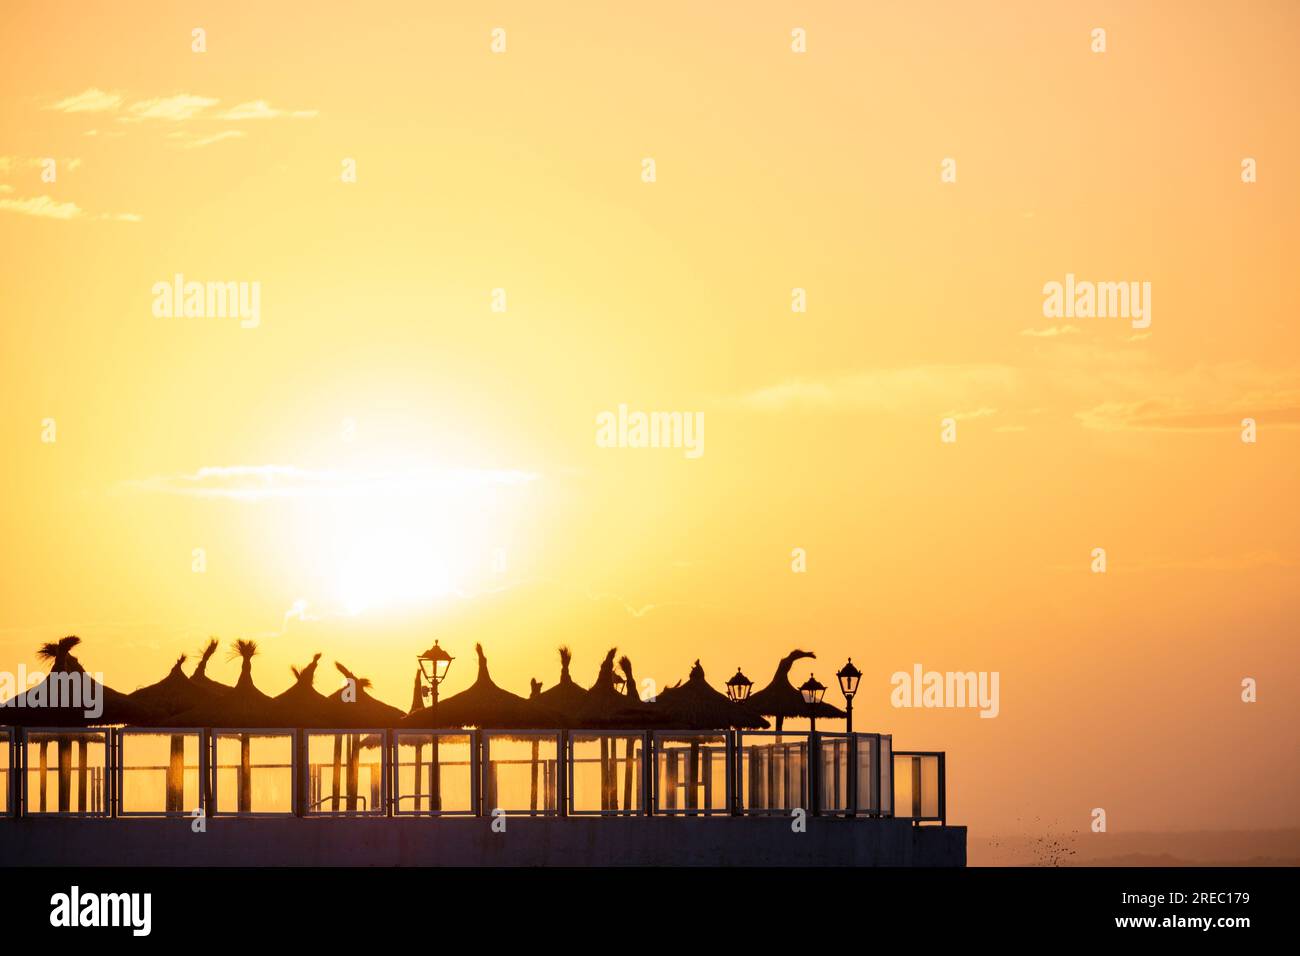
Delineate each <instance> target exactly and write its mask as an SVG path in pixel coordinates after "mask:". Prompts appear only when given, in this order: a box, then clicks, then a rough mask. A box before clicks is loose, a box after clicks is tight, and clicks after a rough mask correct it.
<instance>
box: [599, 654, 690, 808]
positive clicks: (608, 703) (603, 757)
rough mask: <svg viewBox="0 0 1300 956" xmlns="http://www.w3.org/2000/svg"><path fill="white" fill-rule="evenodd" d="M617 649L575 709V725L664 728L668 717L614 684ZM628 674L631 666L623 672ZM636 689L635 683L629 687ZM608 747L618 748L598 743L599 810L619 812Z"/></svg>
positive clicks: (607, 742)
mask: <svg viewBox="0 0 1300 956" xmlns="http://www.w3.org/2000/svg"><path fill="white" fill-rule="evenodd" d="M616 653H618V648H616V647H611V648H610V649H609V651H608V653H606V654H605V659H604V660H603V661H601V664H600V672H599V673H598V674H597V675H596V682H595V683H594V684H592V685H591V688H590V689H589V690H588V691H587V693H586V695H585V696H584V697H583V699H582V703H581V705H580V706H579V709H578V725H579V726H581V727H591V728H601V729H609V730H617V729H643V728H649V727H663V726H667V724H668V720H667V716H666V715H665V714H664V713H663V711H661V710H659V708H657V707H656V706H655V705H653V704H647V703H644V702H643V701H642V700H641V698H640V697H638V696H636V694H635V693H633V694H632V695H628V694H626V693H620V692H619V690H618V688H617V687H616V686H615V681H614V655H615V654H616ZM626 671H627V672H630V671H631V662H630V661H629V662H628V664H627V668H626ZM632 686H633V687H635V686H636V685H635V683H634V684H633V685H632ZM611 743H612V744H613V745H614V746H615V747H617V741H610V740H608V739H607V738H605V737H601V739H600V783H601V799H600V804H601V809H602V810H617V809H618V790H617V787H616V779H615V778H616V776H617V774H616V771H615V766H614V764H615V760H616V757H617V755H616V754H615V753H611V752H610V745H611Z"/></svg>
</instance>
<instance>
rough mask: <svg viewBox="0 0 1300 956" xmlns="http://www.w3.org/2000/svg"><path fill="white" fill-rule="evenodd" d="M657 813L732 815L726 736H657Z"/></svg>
mask: <svg viewBox="0 0 1300 956" xmlns="http://www.w3.org/2000/svg"><path fill="white" fill-rule="evenodd" d="M655 812H657V813H688V814H700V813H709V814H714V813H727V812H728V808H727V737H726V735H725V734H669V735H656V736H655Z"/></svg>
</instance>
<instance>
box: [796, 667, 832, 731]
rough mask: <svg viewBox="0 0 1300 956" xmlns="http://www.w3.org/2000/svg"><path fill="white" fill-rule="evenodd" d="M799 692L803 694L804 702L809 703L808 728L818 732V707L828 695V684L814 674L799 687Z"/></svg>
mask: <svg viewBox="0 0 1300 956" xmlns="http://www.w3.org/2000/svg"><path fill="white" fill-rule="evenodd" d="M799 693H801V694H803V702H804V703H805V704H807V705H808V729H809V730H811V731H812V732H813V733H816V732H817V710H816V707H817V705H818V704H820V703H821V702H822V698H823V697H825V696H826V685H825V684H823V683H822V682H821V681H819V680H818V679H817V678H816V677H813V676H812V674H809V675H808V679H807V680H806V681H804V682H803V684H801V685H800V687H799Z"/></svg>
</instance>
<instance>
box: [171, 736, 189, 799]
mask: <svg viewBox="0 0 1300 956" xmlns="http://www.w3.org/2000/svg"><path fill="white" fill-rule="evenodd" d="M184 803H185V738H184V737H183V736H182V735H180V734H172V737H171V750H170V752H169V753H168V755H167V812H168V813H180V812H181V810H183V809H184V806H183V804H184Z"/></svg>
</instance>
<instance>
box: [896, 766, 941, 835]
mask: <svg viewBox="0 0 1300 956" xmlns="http://www.w3.org/2000/svg"><path fill="white" fill-rule="evenodd" d="M947 756H948V755H947V753H946V752H945V751H942V750H895V751H893V753H892V755H891V759H893V760H897V759H898V758H899V757H904V758H907V759H909V760H911V761H912V781H911V783H912V809H913V810H914V811H919V809H920V807H921V806H922V804H923V802H924V798H925V793H924V790H923V788H922V786H921V759H920V758H924V757H936V758H938V762H939V771H938V782H937V784H936V787H937V789H938V791H939V792H938V793H937V794H936V795H935V802H936V804H937V809H938V813H936V814H935V815H934V816H929V817H927V816H923V815H922V814H921V813H919V812H917V813H915V814H908V815H907V816H906V817H905V818H903V819H908V820H911V821H912V824H913V825H914V826H920V825H921V824H923V823H938V824H939V825H940V826H947V825H948V785H947V780H948V767H947ZM891 772H892V768H891ZM890 780H891V782H894V778H893V777H891V778H890ZM896 785H897V784H896V783H895V786H896ZM891 789H892V788H891ZM894 809H895V810H896V809H897V808H894Z"/></svg>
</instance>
